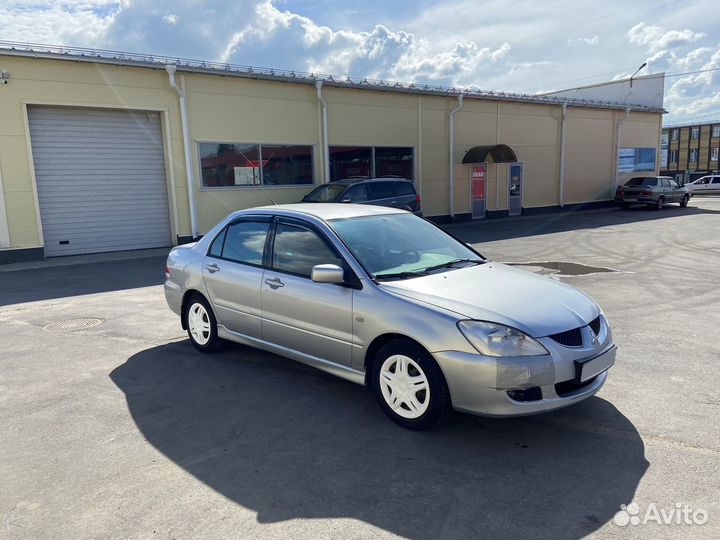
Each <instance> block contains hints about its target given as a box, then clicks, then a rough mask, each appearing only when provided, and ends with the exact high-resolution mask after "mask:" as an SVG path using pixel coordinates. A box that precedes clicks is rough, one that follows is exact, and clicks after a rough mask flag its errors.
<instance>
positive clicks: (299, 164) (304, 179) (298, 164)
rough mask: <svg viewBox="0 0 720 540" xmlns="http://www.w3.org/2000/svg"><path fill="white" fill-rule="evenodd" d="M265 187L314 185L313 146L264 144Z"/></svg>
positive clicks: (263, 176)
mask: <svg viewBox="0 0 720 540" xmlns="http://www.w3.org/2000/svg"><path fill="white" fill-rule="evenodd" d="M261 150H262V159H263V165H262V178H263V185H266V186H283V185H287V184H312V183H313V162H312V146H290V145H269V144H263V145H262V147H261Z"/></svg>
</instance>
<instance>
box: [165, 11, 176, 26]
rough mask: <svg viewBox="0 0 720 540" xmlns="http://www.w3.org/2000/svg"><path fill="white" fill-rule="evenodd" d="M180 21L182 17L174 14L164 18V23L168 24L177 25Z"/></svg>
mask: <svg viewBox="0 0 720 540" xmlns="http://www.w3.org/2000/svg"><path fill="white" fill-rule="evenodd" d="M179 20H180V17H178V16H177V15H175V14H174V13H168V14H167V15H165V16H164V17H163V21H165V22H167V23H168V24H172V25H176V24H177V23H178V21H179Z"/></svg>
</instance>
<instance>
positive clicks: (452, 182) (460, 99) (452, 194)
mask: <svg viewBox="0 0 720 540" xmlns="http://www.w3.org/2000/svg"><path fill="white" fill-rule="evenodd" d="M462 104H463V95H462V94H460V95H459V96H458V105H457V107H455V108H454V109H453V110H452V111H450V221H455V163H454V159H455V155H454V154H455V113H456V112H458V111H459V110H460V109H462Z"/></svg>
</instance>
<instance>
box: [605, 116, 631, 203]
mask: <svg viewBox="0 0 720 540" xmlns="http://www.w3.org/2000/svg"><path fill="white" fill-rule="evenodd" d="M628 116H630V107H627V108H626V109H625V116H624V117H623V118H622V120H620V121H619V122H618V123H617V128H616V131H615V169H614V170H613V176H612V180H613V185H612V186H610V197H611V198H612V197H613V195H614V194H615V188H616V187H617V185H618V160H619V159H620V133H621V132H622V131H621V129H620V128H621V127H622V125H623V122H625V120H627V119H628Z"/></svg>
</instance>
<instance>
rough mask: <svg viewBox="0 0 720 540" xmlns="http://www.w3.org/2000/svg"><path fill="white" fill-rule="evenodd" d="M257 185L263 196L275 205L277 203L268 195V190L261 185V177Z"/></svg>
mask: <svg viewBox="0 0 720 540" xmlns="http://www.w3.org/2000/svg"><path fill="white" fill-rule="evenodd" d="M258 187H260V189H262V192H263V193H264V194H265V196H266V197H267V198H268V199H270V202H271V203H273V204H274V205H275V206H277V203H276V202H275V201H273V198H272V197H271V196H270V194H268V192H267V191H265V188H264V187H263V185H262V179H261V180H260V183H259V184H258Z"/></svg>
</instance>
